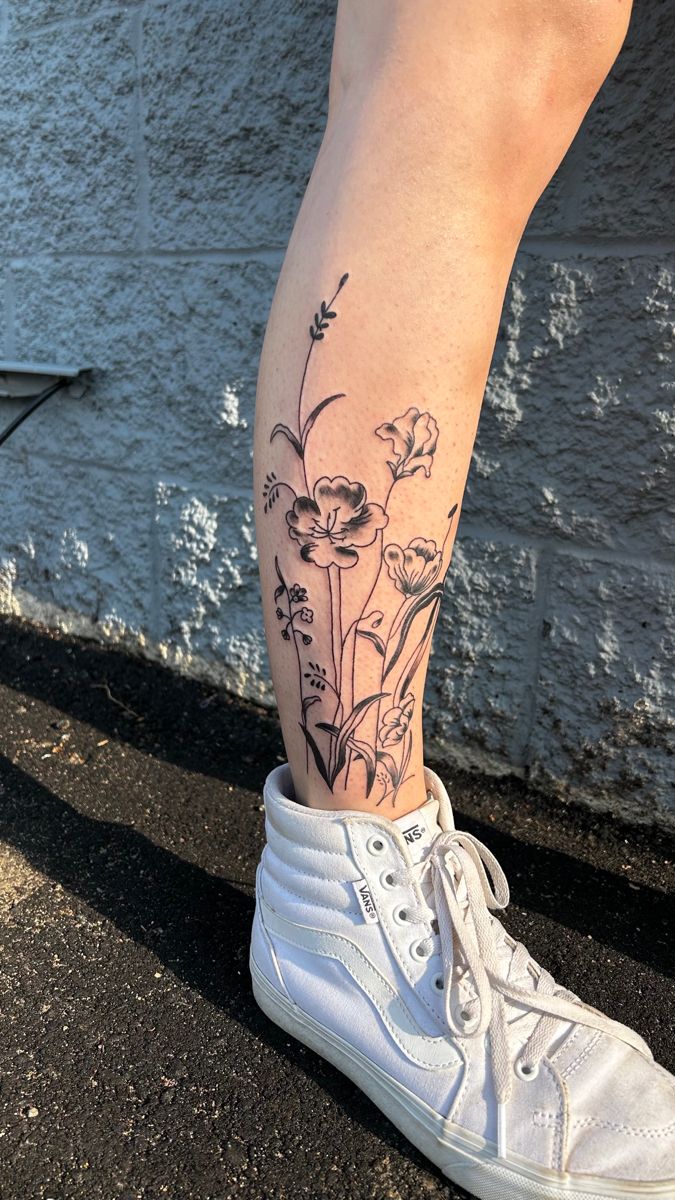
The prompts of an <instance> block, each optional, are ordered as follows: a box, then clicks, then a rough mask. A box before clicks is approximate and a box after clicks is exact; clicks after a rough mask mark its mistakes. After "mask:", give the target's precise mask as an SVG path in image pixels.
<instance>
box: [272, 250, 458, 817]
mask: <svg viewBox="0 0 675 1200" xmlns="http://www.w3.org/2000/svg"><path fill="white" fill-rule="evenodd" d="M349 278H350V277H349V275H348V274H343V275H342V276H341V278H340V280H339V282H338V283H337V285H336V287H335V290H334V291H333V294H332V295H331V296H329V297H326V298H325V299H323V300H321V301H320V302H319V303H318V304H317V307H316V310H315V311H314V319H313V321H312V322H311V324H310V325H309V339H308V342H307V346H306V357H305V362H304V369H303V372H302V377H301V382H300V386H299V390H298V394H297V408H296V411H295V414H294V416H293V418H292V420H290V421H289V423H288V424H285V423H281V422H279V423H278V424H276V425H275V426H274V428H273V429H272V431H271V434H270V445H273V446H274V447H275V451H276V453H280V452H283V453H284V455H285V461H288V460H289V459H290V461H291V462H292V474H290V476H287V477H286V478H283V476H282V474H281V472H279V469H278V464H277V462H276V461H275V462H274V463H271V464H270V469H269V470H268V472H267V474H266V476H265V482H264V485H263V488H262V500H263V511H264V512H265V513H266V514H270V517H271V519H276V520H278V525H277V528H276V531H275V532H276V536H277V542H278V545H279V550H278V553H277V555H276V556H275V558H274V566H275V571H276V576H277V583H276V585H275V588H274V593H273V597H271V599H272V603H273V608H272V611H273V612H276V617H277V620H278V622H279V625H278V627H277V628H278V630H279V632H280V634H281V639H282V640H283V642H284V643H288V644H289V648H288V650H286V649H284V651H283V653H284V655H285V659H284V666H285V668H295V670H294V674H295V675H296V679H297V684H296V685H295V686H296V687H297V691H298V693H299V695H298V710H297V718H298V723H299V726H300V729H301V730H302V734H303V736H304V741H305V766H306V770H307V772H309V771H310V765H311V766H312V767H313V768H316V771H317V772H318V775H319V776H320V778H321V780H322V781H323V783H324V784H325V786H326V787H327V788H328V789H329V790H330V791H331V792H338V790H339V789H341V788H344V787H345V786H346V785H347V783H349V786H350V787H355V786H361V787H363V792H364V794H365V796H370V795H371V793H372V792H373V791H374V790H375V791H377V792H378V793H379V794H378V797H377V800H376V804H377V805H380V804H382V803H383V802H384V801H385V800H387V802H388V803H390V804H391V806H392V807H395V806H396V802H397V797H398V794H399V791H400V789H401V788H402V787H403V785H404V784H406V783H407V782H408V780H410V779H411V778H412V773H413V772H414V770H415V767H414V765H413V766H411V763H412V764H414V761H415V760H414V757H413V750H414V747H413V738H414V732H413V728H412V720H413V715H414V713H415V712H416V711H417V709H416V704H417V700H416V682H415V680H416V678H417V675H418V672H419V671H420V670H421V669H423V667H424V664H425V662H426V658H427V655H428V653H429V648H430V645H431V638H432V635H433V629H434V625H435V621H436V618H437V615H438V610H439V607H440V603H441V597H442V593H443V583H442V564H443V559H444V555H445V549H446V545H447V542H448V538H449V535H450V531H451V529H452V523H453V517H454V514H455V512H456V511H457V508H458V505H457V504H455V506H454V508H452V509H451V511H450V512H449V513H448V519H449V522H450V526H449V528H448V530H447V533H446V535H445V540H444V541H443V544H442V545H437V544H436V542H435V541H432V540H430V539H426V538H423V537H415V538H413V539H412V541H410V542H409V544H408V545H407V546H400V545H398V544H397V543H396V542H395V541H393V540H391V541H390V542H389V543H388V544H385V538H384V533H383V531H384V530H385V528H386V527H387V525H388V524H389V519H390V518H389V514H388V511H387V509H388V506H389V497H390V495H391V492H392V489H393V487H394V484H396V483H398V481H399V480H403V479H405V478H408V477H411V476H413V475H418V478H420V479H421V478H427V479H428V478H429V477H430V475H431V469H432V466H433V460H434V455H435V453H436V448H437V445H438V437H439V432H438V425H437V424H436V421H435V419H434V417H433V416H432V415H431V413H429V412H425V411H423V410H422V409H420V408H417V407H415V406H411V407H409V408H408V409H406V411H405V412H403V413H402V415H401V416H400V417H396V418H395V420H393V421H386V422H385V423H384V424H382V425H378V426H377V428H375V429H372V428H371V430H370V433H369V434H368V435H367V437H366V439H365V440H364V445H363V460H364V461H365V462H366V463H368V462H369V458H370V457H374V453H376V454H377V459H378V462H377V464H376V465H377V470H376V471H375V472H374V477H375V479H376V480H378V481H379V486H380V487H381V486H382V484H383V476H384V481H385V482H386V485H387V486H386V487H385V488H384V489H383V491H384V493H385V494H386V498H385V495H382V496H379V495H378V496H377V499H378V500H379V499H381V500H382V503H378V502H377V500H374V499H369V497H368V492H367V488H366V485H365V484H364V483H361V482H358V481H355V480H352V479H351V478H350V477H349V476H347V475H344V474H341V473H339V471H338V469H337V467H336V473H335V475H333V476H329V475H322V476H321V477H320V478H318V479H317V478H316V476H313V475H312V473H311V465H312V462H313V458H314V456H313V455H312V453H311V442H312V439H313V437H314V431H315V429H316V428H317V423H320V422H322V421H323V419H324V418H323V414H324V413H325V412H326V411H328V410H329V409H331V411H336V410H333V408H332V406H333V405H336V404H338V403H339V402H340V401H342V400H343V399H344V398H345V393H344V392H338V391H336V392H332V393H331V394H330V395H328V396H324V397H323V398H322V393H320V392H314V388H315V386H316V378H317V377H316V374H315V373H314V371H313V370H312V369H311V367H312V364H313V362H314V359H315V358H316V357H319V358H322V359H323V361H325V356H326V353H327V349H326V348H327V347H329V346H330V345H331V344H332V341H333V339H334V337H335V334H334V329H335V326H336V323H337V322H338V321H339V310H340V307H341V304H342V300H341V298H340V297H341V293H342V290H343V288H344V287H345V285H346V284H347V281H348V280H349ZM307 316H308V317H309V316H310V313H309V312H308V314H307ZM312 393H314V394H312ZM284 415H285V416H286V412H285V411H284ZM357 434H358V436H361V433H360V431H357ZM385 463H386V467H387V468H388V471H387V469H386V468H385ZM338 466H339V464H338ZM331 469H332V468H331ZM389 472H390V473H391V478H389V479H387V475H388V473H389ZM366 482H367V485H368V488H369V489H370V490H371V494H372V491H373V487H374V484H373V483H371V482H370V481H369V480H366ZM404 487H405V485H404ZM282 495H283V496H287V497H290V499H288V500H287V502H286V504H284V505H283V506H282V504H281V503H280V499H281V497H282ZM401 500H402V501H403V500H404V497H403V496H402V497H401ZM396 511H397V512H400V511H401V505H397V509H396ZM284 513H285V522H284V518H283V514H284ZM282 534H283V536H282ZM289 543H290V544H292V543H295V546H291V545H290V544H289ZM282 544H283V550H282V549H281V546H282ZM366 547H373V549H372V550H371V551H370V552H369V553H368V554H363V555H362V554H361V553H360V552H361V551H362V550H365V549H366ZM291 550H292V551H293V553H292V555H291ZM286 560H287V561H286ZM357 564H358V565H359V566H360V570H358V571H357V572H356V573H355V574H354V575H353V576H345V575H344V571H345V569H346V568H352V567H355V566H357ZM315 568H321V570H320V571H318V572H315ZM298 576H299V577H300V580H302V582H295V583H290V582H287V580H292V579H296V580H297V579H298ZM345 580H346V582H345ZM392 582H393V585H394V586H393V587H392ZM385 596H386V597H387V601H386V604H385ZM310 605H311V607H310ZM380 605H381V608H380ZM387 607H388V609H389V611H387V612H386V616H385V611H381V609H382V610H385V609H386V608H387ZM310 646H311V647H312V649H311V650H309V651H308V650H307V648H308V647H310ZM308 653H309V654H311V655H312V658H311V659H309V658H308V657H307V654H308ZM289 678H292V676H289ZM291 686H293V684H291ZM357 781H358V782H357Z"/></svg>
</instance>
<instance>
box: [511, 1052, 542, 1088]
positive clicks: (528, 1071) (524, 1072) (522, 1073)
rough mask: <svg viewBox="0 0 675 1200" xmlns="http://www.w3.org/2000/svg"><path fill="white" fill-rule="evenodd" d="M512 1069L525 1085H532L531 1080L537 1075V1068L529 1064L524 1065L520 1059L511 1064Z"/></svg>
mask: <svg viewBox="0 0 675 1200" xmlns="http://www.w3.org/2000/svg"><path fill="white" fill-rule="evenodd" d="M513 1069H514V1071H515V1073H516V1075H517V1076H518V1078H519V1079H522V1080H524V1082H525V1083H532V1080H533V1079H536V1078H537V1075H538V1074H539V1067H538V1066H533V1065H532V1064H531V1063H524V1062H523V1061H522V1060H521V1059H520V1058H517V1059H516V1061H515V1063H514V1064H513Z"/></svg>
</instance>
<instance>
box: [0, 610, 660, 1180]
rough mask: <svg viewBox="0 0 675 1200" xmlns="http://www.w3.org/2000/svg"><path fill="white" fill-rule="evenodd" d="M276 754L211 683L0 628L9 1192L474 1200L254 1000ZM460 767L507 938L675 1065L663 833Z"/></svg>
mask: <svg viewBox="0 0 675 1200" xmlns="http://www.w3.org/2000/svg"><path fill="white" fill-rule="evenodd" d="M282 753H283V752H282V745H281V740H280V736H279V729H278V725H277V723H276V720H275V719H274V717H273V716H271V715H270V714H267V713H264V712H261V711H258V710H256V709H255V708H253V707H251V706H248V705H244V704H241V703H239V702H237V701H234V700H232V699H231V698H229V697H228V696H226V695H225V694H223V693H220V692H218V691H216V690H214V688H213V687H211V686H209V685H206V684H201V683H198V682H195V681H194V680H189V679H184V678H180V677H177V676H175V675H173V674H171V673H170V672H169V671H167V670H165V669H164V668H162V667H159V666H156V665H152V664H148V663H146V662H142V661H139V660H137V659H134V658H131V657H128V656H126V655H125V654H123V653H121V652H119V651H117V650H107V649H103V648H101V647H100V646H97V645H94V644H89V643H83V642H78V641H76V640H74V639H72V638H68V637H65V636H58V635H54V634H50V633H48V632H46V631H40V630H36V629H35V628H33V627H31V626H28V625H26V624H23V623H20V622H18V621H11V620H3V621H1V622H0V1198H1V1200H48V1198H51V1200H118V1198H122V1200H161V1198H164V1197H169V1198H170V1200H229V1198H230V1197H239V1196H242V1197H246V1198H247V1200H263V1198H264V1200H298V1198H300V1197H317V1198H319V1197H324V1196H326V1197H342V1198H345V1200H347V1198H349V1200H420V1198H421V1197H444V1198H446V1200H452V1198H454V1200H458V1198H459V1197H460V1196H461V1195H463V1194H462V1193H460V1192H459V1191H458V1190H457V1189H453V1188H452V1187H450V1186H448V1185H447V1184H446V1183H445V1182H444V1181H443V1179H442V1178H441V1177H440V1176H439V1175H438V1173H437V1172H436V1171H435V1170H433V1169H432V1168H430V1167H429V1166H428V1165H427V1164H426V1162H425V1160H424V1159H422V1157H421V1156H420V1155H419V1154H418V1153H417V1151H416V1150H415V1149H414V1148H413V1147H411V1146H409V1145H408V1144H407V1143H406V1142H405V1141H404V1140H403V1139H402V1138H401V1137H400V1136H399V1135H398V1134H397V1132H396V1131H395V1130H394V1129H393V1127H392V1126H390V1125H389V1124H388V1122H387V1121H386V1120H385V1119H384V1117H382V1116H381V1115H380V1114H379V1113H378V1112H377V1111H376V1110H375V1109H374V1108H373V1107H372V1106H371V1105H370V1103H369V1102H368V1101H367V1100H366V1099H365V1098H364V1097H362V1096H361V1095H360V1094H359V1092H358V1091H357V1090H356V1088H355V1087H354V1086H353V1085H352V1084H351V1083H349V1082H348V1081H347V1080H346V1079H344V1078H343V1077H341V1076H340V1075H339V1074H338V1073H337V1072H336V1071H335V1070H334V1069H333V1068H332V1067H330V1066H328V1065H327V1064H325V1063H323V1062H322V1061H321V1060H320V1059H318V1058H317V1057H316V1056H315V1055H314V1054H312V1053H310V1052H309V1051H306V1050H304V1049H303V1048H302V1047H300V1046H299V1045H297V1044H295V1043H293V1042H291V1041H290V1040H289V1039H288V1037H287V1036H286V1035H284V1034H283V1033H281V1032H280V1031H278V1030H277V1029H275V1028H274V1027H272V1026H271V1025H270V1024H269V1022H268V1021H267V1020H266V1018H265V1017H263V1015H262V1014H261V1013H259V1011H258V1010H257V1008H256V1006H255V1003H254V1001H253V999H252V996H251V991H250V985H249V975H248V967H247V955H248V934H249V926H250V922H251V917H252V911H253V901H252V895H253V881H254V871H255V865H256V862H257V858H258V854H259V852H260V849H261V845H262V839H263V813H262V810H261V787H262V782H263V779H264V776H265V774H266V772H267V771H268V770H269V768H270V767H272V766H273V765H274V764H275V763H277V762H279V761H280V760H281V758H282ZM433 765H435V766H436V768H437V769H441V770H442V765H441V767H440V768H439V764H433ZM444 774H445V776H446V779H447V781H448V784H449V788H450V791H451V794H452V797H453V800H454V802H455V806H456V808H457V810H458V824H460V825H462V826H464V827H465V828H468V829H470V830H471V831H472V832H474V833H476V834H477V835H478V836H479V837H481V838H482V839H483V840H484V841H486V842H487V843H488V844H489V845H490V847H491V848H492V849H493V850H494V851H495V852H496V854H497V856H498V857H499V858H500V860H501V862H502V865H503V866H504V868H505V870H506V872H507V875H508V876H509V879H510V882H511V889H512V894H513V896H514V900H515V903H514V905H513V906H512V908H511V909H510V910H509V916H508V919H507V924H508V926H509V928H510V929H511V931H512V932H513V933H515V934H516V936H518V937H520V938H521V939H522V940H524V941H526V943H527V944H528V945H529V947H530V949H531V951H532V953H533V954H534V955H535V957H537V958H539V959H540V960H541V961H543V962H544V964H545V965H546V966H547V967H549V969H551V970H552V971H553V973H554V974H555V975H556V976H557V977H558V978H559V979H560V981H561V982H565V983H566V984H567V985H568V986H569V987H571V988H573V989H574V990H575V991H577V992H578V993H579V994H581V995H582V996H583V997H584V998H585V999H587V1000H589V1001H590V1002H591V1003H593V1004H595V1005H597V1006H599V1007H601V1008H603V1009H605V1010H606V1011H608V1012H609V1013H610V1014H611V1015H612V1016H614V1017H616V1018H618V1019H619V1020H623V1021H626V1022H628V1023H629V1024H632V1025H634V1026H635V1027H637V1028H638V1029H639V1031H640V1032H641V1033H642V1034H643V1035H644V1036H645V1037H646V1038H647V1039H648V1040H649V1042H650V1043H651V1045H652V1048H653V1049H654V1051H655V1053H656V1055H657V1057H658V1058H659V1059H660V1060H661V1061H662V1062H663V1063H665V1065H667V1066H669V1067H670V1068H671V1069H673V1066H675V1063H674V1062H673V1043H672V1016H673V1012H674V1011H675V984H674V983H673V978H672V975H673V972H672V965H673V964H672V957H670V958H669V955H671V956H672V948H671V943H672V930H673V901H672V891H673V882H674V872H673V844H672V841H669V840H668V839H667V838H666V837H665V836H664V835H662V834H656V833H654V832H653V831H649V830H647V829H638V830H634V829H629V828H627V827H626V826H623V825H621V824H620V823H619V822H618V821H615V820H613V819H612V818H611V817H606V816H598V815H593V814H590V813H588V812H585V811H581V810H578V809H576V808H573V807H565V806H562V805H560V804H553V803H550V802H548V801H546V800H544V799H542V798H541V797H539V796H537V795H536V794H534V793H532V792H531V791H528V790H527V789H526V788H525V787H524V786H523V785H521V784H519V783H517V782H514V781H506V780H502V781H496V780H484V779H480V778H476V777H474V776H462V775H460V774H458V773H457V772H444Z"/></svg>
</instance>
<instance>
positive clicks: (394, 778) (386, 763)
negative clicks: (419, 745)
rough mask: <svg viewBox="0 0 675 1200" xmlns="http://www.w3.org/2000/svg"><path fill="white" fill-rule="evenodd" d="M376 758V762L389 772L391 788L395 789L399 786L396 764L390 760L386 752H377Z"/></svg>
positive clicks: (389, 755)
mask: <svg viewBox="0 0 675 1200" xmlns="http://www.w3.org/2000/svg"><path fill="white" fill-rule="evenodd" d="M376 757H377V761H378V762H381V763H382V766H383V767H385V768H386V769H387V771H388V772H389V777H390V779H391V782H392V786H393V787H394V788H397V787H398V784H399V779H400V776H399V770H398V767H397V766H396V762H395V760H394V759H393V758H392V756H391V754H387V752H386V750H378V752H377V756H376Z"/></svg>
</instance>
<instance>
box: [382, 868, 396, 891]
mask: <svg viewBox="0 0 675 1200" xmlns="http://www.w3.org/2000/svg"><path fill="white" fill-rule="evenodd" d="M380 883H381V884H382V887H383V888H386V889H387V891H388V892H390V891H392V889H393V888H395V887H396V877H395V875H394V872H393V871H384V872H383V874H382V875H380Z"/></svg>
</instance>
